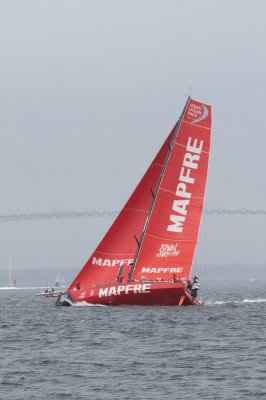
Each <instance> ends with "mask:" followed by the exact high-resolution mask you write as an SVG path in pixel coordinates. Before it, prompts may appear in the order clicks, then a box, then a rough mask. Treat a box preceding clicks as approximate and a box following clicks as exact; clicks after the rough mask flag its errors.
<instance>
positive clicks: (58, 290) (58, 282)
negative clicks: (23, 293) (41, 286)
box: [35, 272, 66, 297]
mask: <svg viewBox="0 0 266 400" xmlns="http://www.w3.org/2000/svg"><path fill="white" fill-rule="evenodd" d="M64 282H65V281H64V278H63V275H62V274H61V272H59V273H58V274H57V277H56V279H55V283H54V286H53V287H48V285H47V289H45V290H43V291H42V292H38V293H36V295H35V296H36V297H58V296H59V295H61V294H63V293H64V292H65V289H66V287H65V286H64V285H63V283H64Z"/></svg>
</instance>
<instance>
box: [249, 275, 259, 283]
mask: <svg viewBox="0 0 266 400" xmlns="http://www.w3.org/2000/svg"><path fill="white" fill-rule="evenodd" d="M257 279H258V277H257V276H256V275H254V276H252V277H251V278H250V279H249V280H250V282H254V281H256V280H257Z"/></svg>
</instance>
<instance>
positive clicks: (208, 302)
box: [205, 297, 266, 306]
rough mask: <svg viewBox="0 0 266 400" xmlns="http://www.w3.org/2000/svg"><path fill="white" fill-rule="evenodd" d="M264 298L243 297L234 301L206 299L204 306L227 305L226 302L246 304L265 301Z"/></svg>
mask: <svg viewBox="0 0 266 400" xmlns="http://www.w3.org/2000/svg"><path fill="white" fill-rule="evenodd" d="M265 302H266V299H262V298H261V297H259V298H258V299H244V300H234V301H222V300H217V301H206V302H205V305H206V306H220V305H227V304H246V303H265Z"/></svg>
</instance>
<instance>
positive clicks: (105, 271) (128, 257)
mask: <svg viewBox="0 0 266 400" xmlns="http://www.w3.org/2000/svg"><path fill="white" fill-rule="evenodd" d="M175 129H176V127H174V128H173V130H172V131H171V133H170V134H169V136H168V138H167V139H166V141H165V143H164V144H163V146H162V147H161V149H160V151H159V152H158V154H157V155H156V157H155V159H154V160H153V162H152V163H151V165H150V167H149V168H148V170H147V171H146V173H145V175H144V176H143V178H142V179H141V181H140V183H139V184H138V186H137V187H136V189H135V190H134V192H133V194H132V195H131V197H130V198H129V200H128V201H127V203H126V205H125V206H124V208H123V209H122V211H121V212H120V213H119V215H118V217H117V218H116V220H115V221H114V223H113V224H112V226H111V227H110V229H109V230H108V232H107V233H106V235H105V236H104V238H103V239H102V241H101V242H100V244H99V245H98V247H97V248H96V250H95V251H94V252H93V254H92V255H91V257H90V258H89V260H88V261H87V262H86V264H85V265H84V267H83V268H82V270H81V271H80V273H79V274H78V275H77V277H76V278H75V279H74V281H73V282H72V284H71V285H70V286H69V288H68V290H69V291H71V290H73V289H74V288H75V286H76V284H77V282H78V281H80V286H81V289H82V288H88V287H93V286H95V285H97V284H105V283H110V282H114V281H115V280H116V278H117V275H118V272H119V270H120V269H121V268H123V275H124V277H127V275H128V273H129V271H130V268H131V264H132V262H133V259H134V256H135V254H136V251H137V248H138V244H137V240H139V239H140V237H141V233H142V230H143V226H144V223H145V220H146V218H147V215H148V212H149V209H150V205H151V202H152V191H155V189H156V185H157V182H158V179H159V177H160V174H161V171H162V168H163V165H164V162H165V159H166V156H167V153H168V152H169V144H170V143H171V141H172V139H173V135H174V133H175Z"/></svg>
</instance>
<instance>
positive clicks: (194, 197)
mask: <svg viewBox="0 0 266 400" xmlns="http://www.w3.org/2000/svg"><path fill="white" fill-rule="evenodd" d="M161 190H163V191H164V192H168V193H171V194H175V192H172V190H168V189H165V188H163V187H161ZM203 198H204V197H203V196H202V197H200V196H191V199H203Z"/></svg>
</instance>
